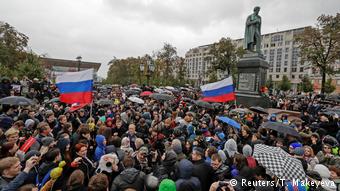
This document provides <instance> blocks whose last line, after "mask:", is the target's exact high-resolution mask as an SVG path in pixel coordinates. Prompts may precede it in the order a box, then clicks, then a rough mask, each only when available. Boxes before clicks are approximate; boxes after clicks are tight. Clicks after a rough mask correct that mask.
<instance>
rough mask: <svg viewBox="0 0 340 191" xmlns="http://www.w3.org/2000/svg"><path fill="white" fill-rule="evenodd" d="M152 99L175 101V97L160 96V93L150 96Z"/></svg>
mask: <svg viewBox="0 0 340 191" xmlns="http://www.w3.org/2000/svg"><path fill="white" fill-rule="evenodd" d="M150 97H151V98H152V99H155V100H159V101H170V100H173V99H175V97H174V96H172V95H168V94H160V93H153V94H151V95H150Z"/></svg>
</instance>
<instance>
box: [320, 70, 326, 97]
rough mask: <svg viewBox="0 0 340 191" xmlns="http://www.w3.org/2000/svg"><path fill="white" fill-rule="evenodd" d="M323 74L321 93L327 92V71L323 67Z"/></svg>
mask: <svg viewBox="0 0 340 191" xmlns="http://www.w3.org/2000/svg"><path fill="white" fill-rule="evenodd" d="M321 75H322V79H321V94H324V93H325V84H326V72H325V70H323V69H321Z"/></svg>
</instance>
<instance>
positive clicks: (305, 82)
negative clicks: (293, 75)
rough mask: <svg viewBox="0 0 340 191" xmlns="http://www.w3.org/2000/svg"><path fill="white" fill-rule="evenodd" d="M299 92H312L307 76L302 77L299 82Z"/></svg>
mask: <svg viewBox="0 0 340 191" xmlns="http://www.w3.org/2000/svg"><path fill="white" fill-rule="evenodd" d="M299 86H300V88H299V90H300V91H303V92H313V84H312V82H311V80H310V79H309V78H308V76H304V77H303V78H302V80H301V83H300V84H299Z"/></svg>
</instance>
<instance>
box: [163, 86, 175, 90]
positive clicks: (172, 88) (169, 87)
mask: <svg viewBox="0 0 340 191" xmlns="http://www.w3.org/2000/svg"><path fill="white" fill-rule="evenodd" d="M165 89H167V90H170V91H173V90H175V88H174V87H172V86H165Z"/></svg>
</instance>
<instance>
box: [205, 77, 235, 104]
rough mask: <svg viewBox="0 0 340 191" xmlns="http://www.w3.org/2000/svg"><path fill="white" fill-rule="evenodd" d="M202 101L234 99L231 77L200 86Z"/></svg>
mask: <svg viewBox="0 0 340 191" xmlns="http://www.w3.org/2000/svg"><path fill="white" fill-rule="evenodd" d="M201 90H202V95H203V98H202V100H203V101H207V102H227V101H232V100H235V93H234V86H233V79H232V77H228V78H226V79H224V80H221V81H218V82H214V83H210V84H206V85H203V86H201Z"/></svg>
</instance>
